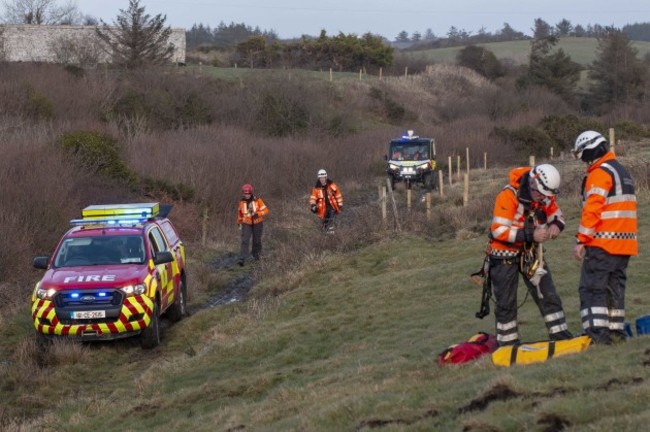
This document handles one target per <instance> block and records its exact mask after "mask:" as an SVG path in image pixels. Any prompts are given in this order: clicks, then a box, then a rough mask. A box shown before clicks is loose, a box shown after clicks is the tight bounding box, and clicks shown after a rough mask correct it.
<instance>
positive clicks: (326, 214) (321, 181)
mask: <svg viewBox="0 0 650 432" xmlns="http://www.w3.org/2000/svg"><path fill="white" fill-rule="evenodd" d="M309 208H310V209H311V211H312V213H316V214H317V215H318V217H319V218H320V219H321V221H322V223H323V230H324V231H325V232H329V233H331V232H334V226H333V223H334V217H335V215H337V214H339V213H340V212H341V210H342V209H343V195H342V194H341V190H340V189H339V187H338V186H337V185H336V183H334V182H333V181H332V180H330V179H329V178H328V177H327V171H325V170H324V169H320V170H318V178H317V179H316V185H315V186H314V187H313V188H312V190H311V196H310V197H309Z"/></svg>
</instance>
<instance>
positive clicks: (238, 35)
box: [212, 21, 278, 48]
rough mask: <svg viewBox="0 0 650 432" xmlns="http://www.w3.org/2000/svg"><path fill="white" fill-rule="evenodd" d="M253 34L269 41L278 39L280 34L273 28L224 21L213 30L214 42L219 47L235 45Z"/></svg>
mask: <svg viewBox="0 0 650 432" xmlns="http://www.w3.org/2000/svg"><path fill="white" fill-rule="evenodd" d="M251 36H262V37H264V38H265V39H266V41H267V42H268V43H272V42H273V41H277V40H278V35H277V34H276V33H275V32H274V31H273V30H265V31H262V30H260V28H259V27H255V28H253V27H251V26H249V25H246V24H244V23H234V22H231V23H230V24H225V23H224V22H223V21H222V22H220V23H219V25H218V26H217V27H216V28H215V29H214V30H213V32H212V38H213V42H212V43H213V44H214V45H215V46H216V47H217V48H229V47H234V46H236V45H237V44H238V43H240V42H242V41H244V40H246V39H248V38H250V37H251Z"/></svg>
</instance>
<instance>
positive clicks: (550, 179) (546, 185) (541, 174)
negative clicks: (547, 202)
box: [530, 164, 560, 196]
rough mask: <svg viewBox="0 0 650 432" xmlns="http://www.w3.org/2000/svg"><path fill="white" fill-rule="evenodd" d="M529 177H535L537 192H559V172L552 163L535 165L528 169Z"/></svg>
mask: <svg viewBox="0 0 650 432" xmlns="http://www.w3.org/2000/svg"><path fill="white" fill-rule="evenodd" d="M530 178H532V179H535V182H536V183H537V190H538V191H539V193H541V194H544V195H546V196H553V195H557V194H558V193H560V173H559V172H558V170H557V168H555V167H554V166H553V165H549V164H542V165H537V166H536V167H534V168H533V169H532V170H531V171H530Z"/></svg>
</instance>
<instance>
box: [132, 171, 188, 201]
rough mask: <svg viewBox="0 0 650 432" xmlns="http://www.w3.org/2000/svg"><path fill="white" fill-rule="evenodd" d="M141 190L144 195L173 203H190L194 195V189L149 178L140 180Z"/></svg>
mask: <svg viewBox="0 0 650 432" xmlns="http://www.w3.org/2000/svg"><path fill="white" fill-rule="evenodd" d="M142 189H143V190H142V191H143V192H144V194H145V195H147V196H153V197H155V198H156V199H157V200H159V201H166V200H167V198H169V199H171V200H173V201H192V199H193V198H194V196H195V194H196V191H195V190H194V188H193V187H192V186H190V185H188V184H185V183H182V182H180V183H172V182H170V181H168V180H165V179H154V178H150V177H147V178H144V179H143V180H142Z"/></svg>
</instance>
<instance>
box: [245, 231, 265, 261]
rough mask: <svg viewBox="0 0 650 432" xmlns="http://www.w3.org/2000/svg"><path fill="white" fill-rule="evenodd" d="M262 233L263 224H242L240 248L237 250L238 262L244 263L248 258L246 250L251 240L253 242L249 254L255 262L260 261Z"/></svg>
mask: <svg viewBox="0 0 650 432" xmlns="http://www.w3.org/2000/svg"><path fill="white" fill-rule="evenodd" d="M263 231H264V223H263V222H262V223H257V224H255V225H247V224H242V227H241V247H240V248H239V260H240V261H244V260H246V258H247V257H248V250H249V248H250V243H251V239H252V240H253V250H252V252H251V254H252V255H253V258H255V259H256V260H258V259H260V255H261V254H262V233H263Z"/></svg>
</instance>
